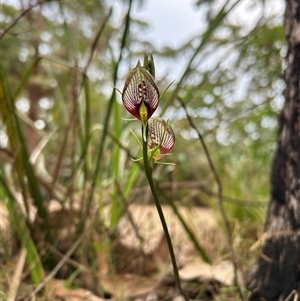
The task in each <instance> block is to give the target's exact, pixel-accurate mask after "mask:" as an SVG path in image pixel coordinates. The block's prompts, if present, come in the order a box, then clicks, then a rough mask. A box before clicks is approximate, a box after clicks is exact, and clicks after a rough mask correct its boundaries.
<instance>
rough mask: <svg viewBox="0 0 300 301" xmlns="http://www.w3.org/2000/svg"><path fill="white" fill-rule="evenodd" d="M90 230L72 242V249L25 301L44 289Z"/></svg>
mask: <svg viewBox="0 0 300 301" xmlns="http://www.w3.org/2000/svg"><path fill="white" fill-rule="evenodd" d="M90 229H91V228H89V229H88V230H86V231H85V232H84V233H83V234H82V235H81V236H79V237H78V239H77V240H76V241H75V242H74V244H73V245H72V247H71V248H70V249H69V250H68V252H67V253H66V254H65V255H64V257H63V258H62V259H61V261H60V262H59V263H58V264H57V265H56V266H55V268H54V269H53V270H52V271H51V273H49V274H48V275H47V277H46V278H45V279H44V281H43V282H42V283H40V284H39V285H38V286H37V287H36V288H35V289H34V290H33V291H32V292H31V293H30V294H29V296H28V297H27V298H25V300H26V301H29V300H31V299H32V298H33V297H34V296H35V295H36V294H37V293H38V292H39V291H40V290H41V289H43V288H44V287H45V285H46V284H47V283H48V282H49V281H50V280H51V279H52V278H53V277H54V276H55V275H56V273H57V272H58V271H59V270H60V269H61V267H62V266H63V265H64V264H65V262H66V261H67V260H68V259H69V258H70V256H71V255H72V254H73V253H74V251H75V250H76V248H77V247H78V246H79V244H80V243H81V241H82V240H83V239H84V238H85V237H86V236H87V234H88V232H89V231H90Z"/></svg>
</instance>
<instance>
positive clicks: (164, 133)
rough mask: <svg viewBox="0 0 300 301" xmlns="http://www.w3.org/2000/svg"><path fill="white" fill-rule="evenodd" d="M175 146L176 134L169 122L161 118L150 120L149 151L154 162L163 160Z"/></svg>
mask: <svg viewBox="0 0 300 301" xmlns="http://www.w3.org/2000/svg"><path fill="white" fill-rule="evenodd" d="M174 144H175V134H174V132H173V129H172V128H171V126H170V125H169V123H168V122H167V121H165V120H164V119H162V118H160V117H154V118H151V119H149V120H148V135H147V149H148V152H150V153H151V154H152V158H153V160H154V161H158V160H160V159H161V158H163V157H164V156H165V155H166V154H167V153H169V152H170V151H171V149H172V148H173V146H174Z"/></svg>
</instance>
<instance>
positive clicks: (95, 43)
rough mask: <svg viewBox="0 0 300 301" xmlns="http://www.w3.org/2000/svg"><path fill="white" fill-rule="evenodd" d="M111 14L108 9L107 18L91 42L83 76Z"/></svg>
mask: <svg viewBox="0 0 300 301" xmlns="http://www.w3.org/2000/svg"><path fill="white" fill-rule="evenodd" d="M111 14H112V8H110V9H109V12H108V14H107V16H106V17H105V19H104V21H103V23H102V25H101V27H100V28H99V31H98V33H97V35H96V37H95V39H94V41H93V44H92V46H91V51H90V56H89V58H88V60H87V63H86V66H85V67H84V69H83V73H84V74H85V73H86V71H87V69H88V67H89V65H90V63H91V61H92V58H93V55H94V52H95V50H96V46H97V43H98V40H99V38H100V36H101V34H102V32H103V30H104V28H105V25H106V23H107V21H108V19H109V18H110V16H111Z"/></svg>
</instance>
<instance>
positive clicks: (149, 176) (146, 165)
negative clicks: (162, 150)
mask: <svg viewBox="0 0 300 301" xmlns="http://www.w3.org/2000/svg"><path fill="white" fill-rule="evenodd" d="M147 126H148V125H147ZM146 132H147V130H146ZM143 133H144V126H142V135H143ZM142 140H143V161H144V168H145V173H146V177H147V180H148V183H149V186H150V189H151V192H152V195H153V197H154V201H155V205H156V209H157V211H158V215H159V218H160V221H161V224H162V227H163V230H164V233H165V236H166V240H167V244H168V248H169V253H170V257H171V261H172V265H173V271H174V278H175V281H176V284H177V287H178V289H179V291H180V293H181V295H182V297H183V298H184V300H185V301H189V298H188V297H187V295H186V293H185V292H184V291H183V289H182V287H181V283H180V278H179V272H178V267H177V263H176V258H175V253H174V249H173V245H172V241H171V237H170V234H169V230H168V226H167V223H166V220H165V216H164V213H163V210H162V208H161V205H160V202H159V198H158V194H157V190H156V187H155V183H154V180H153V177H152V168H151V166H150V162H149V158H148V151H147V141H145V139H142Z"/></svg>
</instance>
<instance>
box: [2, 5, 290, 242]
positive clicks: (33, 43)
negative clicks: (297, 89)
mask: <svg viewBox="0 0 300 301" xmlns="http://www.w3.org/2000/svg"><path fill="white" fill-rule="evenodd" d="M243 2H244V0H239V1H198V3H195V4H194V5H195V9H197V10H200V11H201V10H202V11H203V16H205V18H206V19H205V21H206V26H204V27H203V29H202V31H201V32H199V33H198V34H197V35H195V36H193V37H187V40H186V41H185V42H184V43H182V45H179V46H178V47H176V48H174V47H172V46H171V45H170V46H168V45H165V46H163V47H157V46H156V45H155V43H153V41H151V40H150V41H149V40H146V39H145V38H143V33H144V32H147V31H148V30H149V31H150V30H151V28H150V27H149V25H148V24H147V22H146V21H145V20H143V19H142V18H139V11H142V10H143V7H144V1H142V2H138V1H132V6H134V7H135V14H134V16H133V14H130V17H129V22H128V23H126V18H127V17H126V16H127V12H128V5H129V2H128V1H121V0H120V1H113V2H110V1H101V0H98V1H94V0H89V1H71V0H64V1H45V2H44V3H43V4H42V5H36V6H35V7H34V8H32V9H31V10H30V11H29V12H28V13H26V14H25V15H24V16H23V17H22V18H20V20H19V21H18V22H17V23H16V24H15V26H13V27H12V28H11V29H10V30H9V32H8V33H6V34H5V36H4V37H3V38H2V39H1V45H0V47H1V61H2V65H3V69H4V70H5V72H6V74H7V78H8V87H9V90H10V95H11V100H12V101H13V104H14V106H15V114H16V118H17V119H18V121H19V124H20V128H21V130H22V133H21V135H24V137H25V142H26V148H27V149H28V152H29V156H31V164H32V166H33V167H34V170H35V175H36V178H34V180H35V181H36V183H35V185H36V186H37V189H40V190H41V193H42V199H43V200H42V204H41V206H43V207H45V208H47V206H48V203H49V201H50V200H51V199H53V198H54V199H56V200H58V201H59V202H60V203H61V204H67V203H70V204H71V206H73V205H72V204H75V203H78V204H79V206H80V208H81V210H82V216H81V222H79V223H78V229H77V230H78V231H79V232H80V229H83V228H84V225H85V224H86V223H87V220H88V217H89V216H90V215H91V214H94V213H95V212H94V207H93V204H95V203H96V204H97V205H99V206H100V208H101V206H103V205H104V204H107V203H111V204H112V209H111V216H110V225H111V227H112V228H113V227H115V226H116V225H117V224H118V221H119V218H120V216H121V215H122V214H123V212H124V208H125V205H124V202H123V201H122V200H124V199H125V200H126V202H133V201H134V202H137V203H145V202H149V201H151V198H150V199H149V198H146V197H145V193H144V192H143V191H144V190H143V189H140V190H139V188H145V186H146V180H145V176H144V174H143V169H142V168H141V166H140V165H139V164H138V163H136V162H133V161H132V160H131V157H133V158H137V157H139V156H140V155H141V152H140V148H139V145H138V143H137V142H136V141H135V139H134V137H133V136H132V135H131V134H130V131H129V129H132V130H134V131H135V132H137V133H138V131H139V130H140V129H139V124H138V123H137V122H129V121H127V120H124V119H122V117H124V118H128V117H129V115H128V114H127V113H126V111H125V110H124V107H123V106H122V104H121V97H120V95H119V94H118V93H117V92H116V91H115V90H114V88H113V85H116V86H117V87H118V88H119V89H120V90H122V87H123V84H124V78H125V76H126V74H127V73H128V72H129V71H130V69H131V68H133V67H134V66H135V64H136V62H137V60H138V59H140V60H142V59H143V55H144V53H151V54H153V56H154V58H155V61H156V70H157V74H158V75H157V78H156V80H157V82H158V86H159V87H160V90H161V91H163V90H164V89H165V87H166V86H167V85H168V84H169V83H170V82H172V81H173V80H175V81H174V83H173V85H172V86H171V88H170V89H169V90H168V91H167V92H166V94H165V96H164V97H163V99H162V100H161V105H160V110H159V112H158V114H161V115H163V116H164V117H165V118H166V119H169V120H170V123H171V125H172V127H173V129H174V131H175V133H176V145H175V148H174V150H173V151H172V156H171V157H167V160H168V161H171V162H174V163H176V167H175V168H174V167H172V166H167V167H161V166H156V168H155V176H156V178H157V181H158V183H159V184H160V185H162V186H163V184H165V186H166V187H167V184H168V182H172V183H173V184H174V183H175V184H176V183H178V182H183V183H186V185H181V186H180V188H178V189H175V188H174V187H175V186H169V187H173V188H172V189H169V188H168V189H169V190H166V192H167V193H164V194H163V195H162V201H163V202H164V201H165V200H164V196H165V195H168V197H169V198H171V199H172V201H173V202H174V203H175V204H184V205H187V206H193V205H197V206H208V207H211V208H216V209H217V205H216V204H217V199H216V183H215V182H214V178H213V175H212V172H211V170H210V169H209V166H208V163H207V161H206V158H205V155H204V152H203V149H202V148H201V144H200V143H199V140H198V138H197V135H196V133H195V132H194V131H193V130H192V129H191V128H190V126H189V123H188V121H187V118H186V116H185V113H184V110H183V108H182V107H181V106H180V103H179V102H178V97H179V98H180V99H182V100H183V101H184V103H185V104H186V106H187V108H188V112H189V114H190V116H191V117H192V118H193V120H194V122H195V124H196V126H197V128H198V129H199V131H200V132H201V133H202V134H203V137H204V139H205V141H206V143H207V146H208V149H209V152H210V155H211V157H212V160H213V162H214V164H215V166H216V170H217V173H218V174H219V176H220V179H221V182H222V185H223V190H224V191H223V192H224V202H225V205H226V213H227V215H228V217H229V219H230V220H231V221H232V224H233V225H234V223H236V222H238V221H241V222H242V223H241V225H242V226H241V227H245V228H246V227H248V226H249V224H252V225H255V224H259V225H263V221H264V218H265V210H266V207H267V203H268V200H269V172H270V166H271V161H272V157H273V153H274V150H275V145H276V144H275V142H276V133H277V114H278V112H279V110H280V109H281V107H282V102H283V97H282V95H281V93H282V90H283V88H284V82H283V79H282V77H283V76H282V70H283V68H284V65H282V58H283V57H284V55H285V51H286V46H285V37H284V29H283V26H282V24H281V23H282V16H278V15H272V12H271V13H270V11H272V8H270V7H272V1H257V2H254V1H253V2H251V3H248V4H247V5H248V7H249V14H251V13H252V12H253V11H254V10H256V11H257V10H258V11H259V14H260V15H261V17H260V18H259V19H258V21H257V23H256V24H252V26H249V24H247V22H245V23H244V24H239V23H238V22H235V18H234V16H235V15H236V14H238V13H239V10H238V9H239V6H240V5H242V4H243ZM34 3H35V2H34V1H30V0H22V1H7V2H5V3H2V4H1V6H2V8H1V14H0V15H1V19H2V23H1V31H3V30H4V29H5V28H6V27H7V26H8V25H9V24H10V23H11V22H12V21H13V20H14V19H15V18H16V17H17V16H18V15H19V14H20V12H21V10H24V9H25V8H27V7H29V6H30V5H32V4H34ZM130 3H131V2H130ZM196 4H197V5H196ZM186 5H189V4H186ZM223 5H224V6H223ZM111 10H112V11H111ZM116 10H117V11H118V15H119V18H118V19H116V17H115V11H116ZM267 12H268V13H267ZM120 16H121V17H120ZM252 23H253V22H252ZM126 24H127V25H128V32H126V30H125V26H126ZM246 25H247V26H246ZM162 26H163V25H162ZM97 33H99V34H100V35H99V39H98V40H95V39H96V36H97ZM175 38H176V34H174V39H175ZM122 40H123V44H124V45H123V46H121V45H122ZM94 41H96V43H95V44H94V45H93V42H94ZM122 47H123V48H122ZM91 55H92V56H91ZM90 57H91V61H90V63H89V59H90ZM182 70H185V71H182ZM114 77H117V81H116V82H115V83H114ZM3 116H4V114H2V115H1V129H0V131H1V132H0V136H1V140H0V146H1V165H2V167H1V170H2V171H1V174H2V179H3V182H2V185H4V184H3V183H4V182H5V183H8V187H9V188H10V189H2V192H1V194H2V196H1V199H2V200H5V199H9V198H10V195H9V192H8V191H9V190H11V191H12V192H13V194H15V195H18V194H21V195H23V197H24V192H23V191H22V189H21V186H20V180H19V179H18V177H17V176H16V172H15V166H14V164H13V163H14V162H15V161H14V160H15V156H16V153H17V152H18V151H19V150H17V149H13V148H12V144H11V142H10V141H11V139H12V137H9V132H8V131H7V121H6V120H4V117H3ZM105 120H107V122H108V125H109V126H108V128H107V130H105ZM20 141H21V142H20V143H21V144H22V140H20ZM23 146H25V145H23ZM101 148H102V149H103V152H102V153H101V154H99V149H101ZM97 167H98V168H99V169H98V170H97ZM26 177H27V180H26V181H25V182H26V183H27V184H28V182H30V180H29V179H28V177H30V175H28V174H27V175H26ZM187 183H189V184H187ZM174 189H175V190H174ZM169 192H170V193H169ZM31 196H32V194H31ZM27 202H28V204H27V205H25V208H27V210H29V209H28V208H29V207H30V206H31V205H32V204H34V205H33V206H37V205H36V202H34V201H33V202H31V201H30V198H27ZM37 202H39V201H37ZM74 206H75V205H74ZM51 231H52V230H51ZM54 233H55V230H54V229H53V231H52V235H51V236H52V238H51V239H52V240H53V237H55V235H54ZM51 239H50V240H51Z"/></svg>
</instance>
